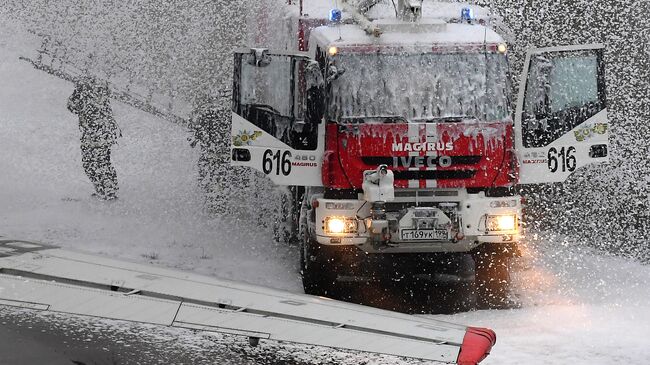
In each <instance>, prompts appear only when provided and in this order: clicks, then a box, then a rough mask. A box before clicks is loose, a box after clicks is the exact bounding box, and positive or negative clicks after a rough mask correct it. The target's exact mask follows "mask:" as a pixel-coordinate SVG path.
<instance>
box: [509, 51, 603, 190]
mask: <svg viewBox="0 0 650 365" xmlns="http://www.w3.org/2000/svg"><path fill="white" fill-rule="evenodd" d="M515 135H516V147H517V154H518V158H519V163H520V170H519V182H520V183H521V184H535V183H546V182H561V181H565V180H566V178H567V177H568V176H569V175H571V174H572V173H573V172H574V171H575V170H577V169H578V168H580V167H583V166H586V165H589V164H592V163H603V162H606V161H608V160H609V156H608V154H609V143H608V137H609V121H608V119H607V106H606V93H605V68H604V63H603V46H602V45H588V46H567V47H552V48H542V49H534V50H531V51H529V52H528V55H527V56H526V61H525V64H524V73H523V78H522V80H521V85H520V90H519V98H518V100H517V109H516V112H515Z"/></svg>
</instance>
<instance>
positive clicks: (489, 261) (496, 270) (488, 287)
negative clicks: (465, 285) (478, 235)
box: [473, 252, 513, 309]
mask: <svg viewBox="0 0 650 365" xmlns="http://www.w3.org/2000/svg"><path fill="white" fill-rule="evenodd" d="M473 258H474V275H475V279H474V286H475V290H476V306H477V308H478V309H505V308H512V306H513V305H512V303H511V301H510V299H509V294H510V266H509V261H510V260H509V259H510V258H509V257H508V256H506V255H504V254H499V253H496V252H491V253H485V252H481V253H477V254H475V255H474V257H473Z"/></svg>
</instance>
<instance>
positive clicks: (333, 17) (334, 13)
mask: <svg viewBox="0 0 650 365" xmlns="http://www.w3.org/2000/svg"><path fill="white" fill-rule="evenodd" d="M342 18H343V13H342V12H341V9H332V10H330V22H332V23H339V22H340V21H341V19H342Z"/></svg>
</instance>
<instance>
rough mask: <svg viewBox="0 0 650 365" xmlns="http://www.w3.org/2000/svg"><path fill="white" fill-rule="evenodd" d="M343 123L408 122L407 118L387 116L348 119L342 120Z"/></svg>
mask: <svg viewBox="0 0 650 365" xmlns="http://www.w3.org/2000/svg"><path fill="white" fill-rule="evenodd" d="M341 119H342V121H344V122H346V123H359V124H363V123H372V122H375V123H387V124H390V123H407V122H408V121H407V120H406V118H404V117H402V116H399V115H387V116H381V117H347V118H341Z"/></svg>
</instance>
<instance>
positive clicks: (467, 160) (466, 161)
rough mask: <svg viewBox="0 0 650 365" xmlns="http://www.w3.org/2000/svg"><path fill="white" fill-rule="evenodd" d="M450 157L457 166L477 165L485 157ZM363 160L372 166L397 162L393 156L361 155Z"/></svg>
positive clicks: (436, 158)
mask: <svg viewBox="0 0 650 365" xmlns="http://www.w3.org/2000/svg"><path fill="white" fill-rule="evenodd" d="M398 158H399V157H398ZM449 158H451V166H456V165H476V164H477V163H479V162H481V159H482V158H483V157H482V156H449ZM433 160H434V161H435V164H436V166H437V164H438V157H434V158H433ZM361 161H363V163H364V164H366V165H371V166H379V165H387V166H393V164H394V163H395V161H394V160H393V157H391V156H365V157H361ZM413 163H415V162H413ZM411 167H415V166H411Z"/></svg>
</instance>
